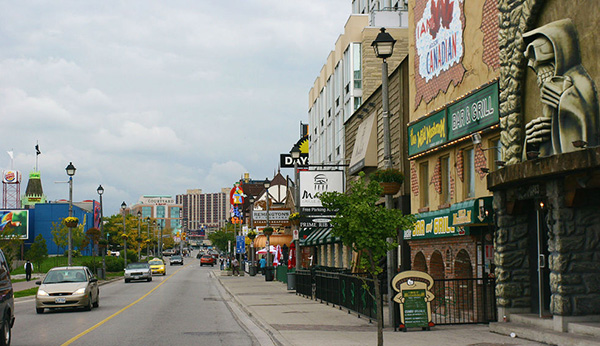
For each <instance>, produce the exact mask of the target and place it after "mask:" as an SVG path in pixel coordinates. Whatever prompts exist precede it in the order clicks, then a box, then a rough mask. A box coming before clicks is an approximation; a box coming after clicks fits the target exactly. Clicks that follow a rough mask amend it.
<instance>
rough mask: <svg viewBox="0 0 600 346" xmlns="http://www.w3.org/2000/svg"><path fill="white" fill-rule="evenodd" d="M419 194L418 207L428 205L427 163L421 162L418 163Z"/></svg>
mask: <svg viewBox="0 0 600 346" xmlns="http://www.w3.org/2000/svg"><path fill="white" fill-rule="evenodd" d="M419 195H420V196H421V198H420V207H421V208H426V207H429V163H428V162H427V161H425V162H421V164H420V165H419Z"/></svg>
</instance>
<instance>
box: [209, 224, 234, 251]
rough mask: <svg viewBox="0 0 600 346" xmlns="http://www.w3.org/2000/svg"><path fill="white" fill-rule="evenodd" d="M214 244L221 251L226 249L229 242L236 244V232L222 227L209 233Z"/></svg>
mask: <svg viewBox="0 0 600 346" xmlns="http://www.w3.org/2000/svg"><path fill="white" fill-rule="evenodd" d="M208 239H209V240H210V241H211V242H212V244H213V246H215V247H216V248H218V249H219V250H221V251H226V250H227V246H228V245H229V242H231V243H232V244H235V233H234V232H233V231H232V230H229V229H227V228H223V229H220V230H218V231H215V232H213V233H211V234H209V235H208Z"/></svg>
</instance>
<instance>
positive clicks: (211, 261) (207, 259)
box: [200, 255, 217, 267]
mask: <svg viewBox="0 0 600 346" xmlns="http://www.w3.org/2000/svg"><path fill="white" fill-rule="evenodd" d="M216 262H217V260H216V259H215V258H214V257H212V256H211V255H203V256H202V257H200V266H201V267H202V266H203V265H205V264H206V265H210V266H211V267H214V265H215V263H216Z"/></svg>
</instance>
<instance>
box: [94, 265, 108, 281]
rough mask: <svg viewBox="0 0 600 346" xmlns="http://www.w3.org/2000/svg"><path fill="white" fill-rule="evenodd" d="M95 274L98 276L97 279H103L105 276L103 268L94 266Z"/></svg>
mask: <svg viewBox="0 0 600 346" xmlns="http://www.w3.org/2000/svg"><path fill="white" fill-rule="evenodd" d="M96 276H97V277H98V279H102V280H105V279H106V277H105V276H104V269H102V268H96Z"/></svg>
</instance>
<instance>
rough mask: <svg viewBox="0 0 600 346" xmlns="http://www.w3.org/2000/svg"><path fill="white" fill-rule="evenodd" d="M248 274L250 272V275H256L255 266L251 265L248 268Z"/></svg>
mask: <svg viewBox="0 0 600 346" xmlns="http://www.w3.org/2000/svg"><path fill="white" fill-rule="evenodd" d="M248 274H250V276H255V275H256V266H252V265H251V266H250V268H249V270H248Z"/></svg>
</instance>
